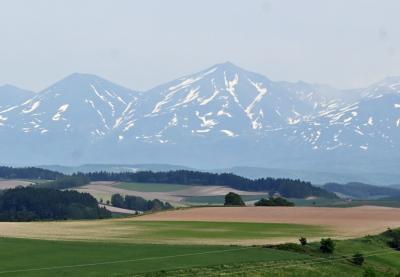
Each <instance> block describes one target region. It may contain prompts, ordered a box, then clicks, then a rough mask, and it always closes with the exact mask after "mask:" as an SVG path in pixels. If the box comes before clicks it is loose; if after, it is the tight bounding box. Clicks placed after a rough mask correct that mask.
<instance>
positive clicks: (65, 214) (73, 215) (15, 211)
mask: <svg viewBox="0 0 400 277" xmlns="http://www.w3.org/2000/svg"><path fill="white" fill-rule="evenodd" d="M109 217H111V213H110V212H109V211H107V210H106V209H104V208H100V207H99V206H98V204H97V200H96V199H95V198H94V197H93V196H91V195H90V194H88V193H80V192H77V191H70V190H67V191H61V190H56V189H48V188H36V187H32V186H30V187H18V188H14V189H8V190H4V191H1V192H0V221H35V220H66V219H100V218H109Z"/></svg>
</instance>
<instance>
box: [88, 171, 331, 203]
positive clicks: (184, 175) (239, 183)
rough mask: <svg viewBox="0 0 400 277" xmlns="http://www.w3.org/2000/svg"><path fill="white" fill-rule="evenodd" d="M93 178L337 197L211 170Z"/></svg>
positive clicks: (304, 185)
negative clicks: (211, 171)
mask: <svg viewBox="0 0 400 277" xmlns="http://www.w3.org/2000/svg"><path fill="white" fill-rule="evenodd" d="M85 176H87V177H88V178H89V179H90V180H92V181H121V182H138V183H164V184H183V185H200V186H229V187H231V188H234V189H239V190H244V191H266V192H269V193H270V194H271V195H272V194H274V193H276V192H278V193H279V194H280V195H282V196H284V197H288V198H305V197H308V196H319V197H327V198H336V196H335V195H334V194H333V193H330V192H327V191H326V190H324V189H322V188H319V187H315V186H313V185H312V184H311V183H310V182H304V181H301V180H293V179H287V178H277V179H275V178H260V179H255V180H252V179H249V178H245V177H241V176H238V175H235V174H231V173H221V174H218V173H209V172H200V171H190V170H177V171H168V172H152V171H140V172H135V173H132V172H125V173H110V172H92V173H87V174H85Z"/></svg>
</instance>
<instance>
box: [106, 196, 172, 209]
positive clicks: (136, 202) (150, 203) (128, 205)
mask: <svg viewBox="0 0 400 277" xmlns="http://www.w3.org/2000/svg"><path fill="white" fill-rule="evenodd" d="M111 205H113V206H114V207H118V208H124V209H129V210H135V211H142V212H145V211H161V210H167V209H172V208H173V207H172V206H171V204H170V203H168V202H165V203H164V202H162V201H160V200H158V199H154V200H146V199H144V198H142V197H139V196H132V195H126V196H125V197H124V196H122V195H120V194H113V195H112V197H111Z"/></svg>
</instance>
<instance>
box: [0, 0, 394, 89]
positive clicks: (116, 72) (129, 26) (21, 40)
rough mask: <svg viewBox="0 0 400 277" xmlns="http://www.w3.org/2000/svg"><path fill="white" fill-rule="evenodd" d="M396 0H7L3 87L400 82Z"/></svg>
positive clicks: (0, 30) (2, 6) (0, 31)
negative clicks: (232, 77)
mask: <svg viewBox="0 0 400 277" xmlns="http://www.w3.org/2000/svg"><path fill="white" fill-rule="evenodd" d="M399 11H400V1H398V0H393V1H389V0H376V1H370V0H331V1H329V0H326V1H323V0H301V1H295V0H292V1H289V0H276V1H275V0H267V1H263V0H242V1H235V0H197V1H191V0H141V1H134V0H126V1H124V0H112V1H111V0H107V1H106V0H92V1H89V0H65V1H60V0H43V1H39V0H35V1H33V0H26V1H20V0H8V1H7V0H0V85H1V84H4V83H11V84H15V85H18V86H21V87H24V88H29V89H34V90H39V89H43V88H44V87H46V86H48V85H50V84H51V83H52V82H54V81H56V80H58V79H60V78H62V77H64V76H65V75H68V74H70V73H72V72H88V73H94V74H98V75H100V76H103V77H105V78H108V79H110V80H113V81H115V82H117V83H120V84H122V85H125V86H128V87H131V88H134V89H147V88H150V87H152V86H154V85H157V84H160V83H162V82H165V81H169V80H171V79H173V78H176V77H180V76H182V75H185V74H187V73H192V72H195V71H198V70H202V69H203V68H206V67H209V66H212V65H213V64H215V63H218V62H222V61H227V60H229V61H232V62H233V63H235V64H237V65H239V66H241V67H244V68H247V69H251V70H253V71H257V72H259V73H262V74H264V75H266V76H268V77H269V78H271V79H273V80H289V81H297V80H304V81H309V82H318V83H327V84H331V85H334V86H337V87H355V86H363V85H367V84H369V83H372V82H375V81H376V80H379V79H381V78H383V77H384V76H387V75H400V16H399Z"/></svg>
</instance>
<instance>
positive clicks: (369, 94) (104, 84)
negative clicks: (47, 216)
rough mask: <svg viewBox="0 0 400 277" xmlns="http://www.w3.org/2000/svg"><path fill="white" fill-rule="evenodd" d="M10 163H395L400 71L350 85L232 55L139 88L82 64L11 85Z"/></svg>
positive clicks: (6, 132) (331, 166)
mask: <svg viewBox="0 0 400 277" xmlns="http://www.w3.org/2000/svg"><path fill="white" fill-rule="evenodd" d="M0 155H1V157H2V161H3V162H4V163H11V164H36V165H37V164H70V165H77V164H82V163H107V164H110V163H118V164H121V163H127V164H132V163H169V164H182V165H185V166H189V167H196V168H227V167H232V166H254V167H266V168H286V169H292V170H306V171H310V170H311V171H312V170H315V171H323V172H339V173H340V172H343V173H346V172H347V173H349V172H359V173H360V174H363V173H364V172H365V173H369V174H370V173H379V174H385V173H388V174H393V173H395V172H397V170H398V168H399V166H400V77H388V78H385V79H383V80H382V81H379V82H377V83H375V84H372V85H370V86H368V87H365V88H360V89H351V90H350V89H349V90H342V89H336V88H332V87H329V86H326V85H319V84H311V83H306V82H301V81H299V82H283V81H272V80H270V79H268V78H267V77H265V76H263V75H261V74H258V73H254V72H251V71H247V70H244V69H242V68H240V67H238V66H236V65H234V64H232V63H229V62H227V63H222V64H217V65H214V66H212V67H210V68H208V69H205V70H203V71H200V72H198V73H195V74H190V75H187V76H184V77H182V78H179V79H176V80H173V81H171V82H168V83H165V84H162V85H159V86H157V87H155V88H152V89H150V90H148V91H136V90H132V89H129V88H125V87H123V86H120V85H117V84H115V83H112V82H110V81H108V80H105V79H103V78H101V77H98V76H95V75H90V74H78V73H74V74H72V75H70V76H67V77H66V78H64V79H62V80H60V81H58V82H56V83H55V84H53V85H51V86H49V87H48V88H46V89H44V90H42V91H39V92H31V91H27V90H23V89H19V88H17V87H14V86H11V85H5V86H1V87H0Z"/></svg>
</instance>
